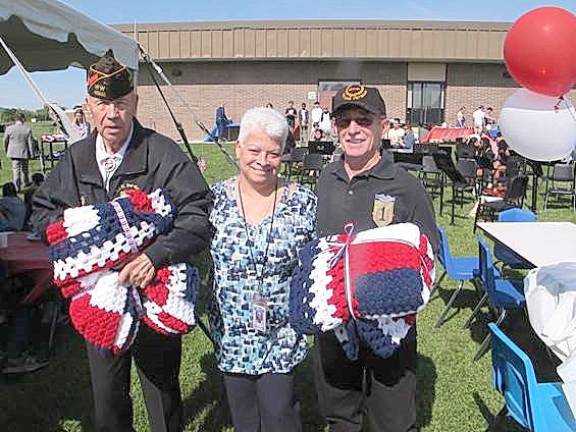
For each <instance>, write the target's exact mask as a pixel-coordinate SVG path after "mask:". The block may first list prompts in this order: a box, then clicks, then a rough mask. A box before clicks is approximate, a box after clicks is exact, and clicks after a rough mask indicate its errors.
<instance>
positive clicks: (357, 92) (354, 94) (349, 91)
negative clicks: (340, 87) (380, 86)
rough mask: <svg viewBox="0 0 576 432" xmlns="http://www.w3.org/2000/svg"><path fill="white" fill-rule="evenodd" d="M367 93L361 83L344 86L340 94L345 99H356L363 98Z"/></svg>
mask: <svg viewBox="0 0 576 432" xmlns="http://www.w3.org/2000/svg"><path fill="white" fill-rule="evenodd" d="M367 94H368V90H367V89H366V87H364V86H363V85H359V84H352V85H349V86H348V87H346V89H345V90H344V93H343V94H342V99H344V100H347V101H357V100H360V99H363V98H365V97H366V95H367Z"/></svg>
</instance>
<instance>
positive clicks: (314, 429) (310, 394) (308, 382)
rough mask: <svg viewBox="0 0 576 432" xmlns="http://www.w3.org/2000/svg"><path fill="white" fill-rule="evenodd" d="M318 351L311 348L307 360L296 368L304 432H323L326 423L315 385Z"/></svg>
mask: <svg viewBox="0 0 576 432" xmlns="http://www.w3.org/2000/svg"><path fill="white" fill-rule="evenodd" d="M315 355H316V351H315V350H314V349H313V348H312V347H310V351H309V353H308V355H307V356H306V359H305V360H304V361H303V362H302V363H300V364H299V365H298V367H297V368H296V379H295V383H296V396H297V397H298V399H299V400H300V407H301V416H302V425H303V430H304V432H322V431H324V429H325V427H326V422H325V421H324V418H323V417H322V414H321V413H320V406H319V405H318V397H317V395H316V386H315V385H314V367H313V364H314V356H315Z"/></svg>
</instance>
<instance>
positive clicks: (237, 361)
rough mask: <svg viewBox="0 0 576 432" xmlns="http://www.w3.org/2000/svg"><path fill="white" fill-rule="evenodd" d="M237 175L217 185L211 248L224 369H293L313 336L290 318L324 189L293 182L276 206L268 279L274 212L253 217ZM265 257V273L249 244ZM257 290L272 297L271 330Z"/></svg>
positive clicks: (215, 331)
mask: <svg viewBox="0 0 576 432" xmlns="http://www.w3.org/2000/svg"><path fill="white" fill-rule="evenodd" d="M236 187H237V177H234V178H231V179H229V180H226V181H224V182H220V183H217V184H215V185H213V186H212V191H213V192H214V195H215V201H214V209H213V210H212V213H211V215H210V221H211V222H212V224H213V225H214V226H215V227H216V233H215V236H214V239H213V241H212V246H211V249H210V251H211V254H212V259H213V261H214V290H213V293H212V296H211V297H212V298H211V300H210V303H209V308H208V312H209V314H208V315H209V319H210V327H211V332H212V336H213V338H214V340H215V343H216V358H217V363H218V368H219V369H220V370H221V371H223V372H230V373H242V374H249V375H260V374H264V373H270V372H273V373H287V372H290V371H291V370H292V369H293V368H294V366H296V365H297V364H298V363H299V362H301V361H302V360H303V359H304V357H305V356H306V351H307V347H306V338H305V337H304V336H302V335H298V334H296V332H295V331H294V330H293V329H292V328H291V327H290V324H289V323H288V316H289V313H288V300H289V290H290V277H291V274H292V270H293V269H294V267H295V266H296V265H297V263H298V251H299V250H300V248H302V246H304V244H306V243H307V242H308V241H310V240H311V239H312V238H313V237H314V235H315V234H314V228H315V227H314V220H315V217H316V196H315V195H314V194H313V193H312V191H310V189H308V188H306V187H304V186H302V185H294V187H291V186H290V185H286V187H284V188H283V193H282V196H281V199H280V202H279V203H278V205H277V206H276V210H275V212H274V223H273V227H272V233H271V235H270V245H269V247H268V261H267V264H266V265H265V272H264V279H263V283H262V285H261V287H260V289H259V288H258V281H257V279H258V276H257V275H260V274H261V273H262V264H263V262H264V256H265V252H266V241H267V238H268V232H269V231H270V222H271V219H272V217H271V216H268V217H266V218H264V219H263V220H262V221H261V222H260V223H259V224H256V225H252V224H249V223H246V226H247V227H248V232H249V236H247V234H246V226H245V224H244V217H243V216H242V210H241V208H240V206H239V204H238V202H237V200H236V196H237V194H236ZM248 238H249V239H250V240H251V241H252V242H253V243H254V245H253V246H252V251H253V253H254V258H255V260H256V263H257V266H256V267H257V273H256V270H255V268H254V262H253V260H252V256H251V253H250V247H249V245H248ZM256 293H259V294H260V295H261V296H262V297H264V298H265V299H266V300H267V302H268V317H267V331H266V332H265V333H262V332H259V331H257V330H256V329H254V327H253V323H252V304H253V298H254V295H255V294H256Z"/></svg>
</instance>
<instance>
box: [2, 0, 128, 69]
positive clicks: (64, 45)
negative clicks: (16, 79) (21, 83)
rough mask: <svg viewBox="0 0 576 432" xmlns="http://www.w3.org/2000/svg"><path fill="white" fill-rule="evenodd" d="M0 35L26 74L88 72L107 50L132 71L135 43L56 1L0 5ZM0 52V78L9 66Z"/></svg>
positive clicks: (5, 1)
mask: <svg viewBox="0 0 576 432" xmlns="http://www.w3.org/2000/svg"><path fill="white" fill-rule="evenodd" d="M0 36H1V37H2V38H3V39H4V41H5V42H6V45H7V46H8V47H9V48H10V49H11V50H12V51H13V52H14V53H15V55H16V57H17V58H18V59H19V60H20V62H21V63H22V65H23V66H24V68H25V69H26V70H27V71H28V72H34V71H48V70H59V69H66V68H68V67H69V66H78V67H82V68H85V69H86V68H88V67H89V65H90V64H92V63H94V62H95V61H96V60H97V58H98V57H100V56H102V55H103V54H104V53H105V52H106V51H107V50H108V49H110V48H112V49H113V50H114V55H115V57H116V58H117V59H118V61H120V62H121V63H123V64H125V65H126V66H128V67H129V68H131V69H132V70H135V71H136V70H138V44H137V43H136V41H135V40H133V39H131V38H129V37H127V36H125V35H123V34H122V33H120V32H118V31H117V30H114V29H112V28H110V27H108V26H106V25H104V24H101V23H99V22H97V21H95V20H93V19H91V18H89V17H87V16H86V15H83V14H81V13H80V12H77V11H76V10H74V9H72V8H70V7H68V6H66V5H65V4H63V3H61V2H59V1H56V0H0ZM13 65H14V64H13V62H12V61H11V59H10V58H9V57H8V55H7V54H6V52H4V50H2V49H0V75H2V74H5V73H6V72H8V70H10V68H11V67H12V66H13Z"/></svg>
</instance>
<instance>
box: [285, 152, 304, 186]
mask: <svg viewBox="0 0 576 432" xmlns="http://www.w3.org/2000/svg"><path fill="white" fill-rule="evenodd" d="M307 153H308V148H307V147H295V148H293V149H292V151H291V152H290V154H289V155H288V157H286V155H284V156H282V159H283V160H282V162H284V165H285V167H286V169H285V172H284V174H285V175H286V176H287V177H288V179H290V177H291V176H292V174H295V175H296V176H298V175H300V174H301V173H302V171H301V169H302V163H303V162H304V157H305V156H306V154H307Z"/></svg>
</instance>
